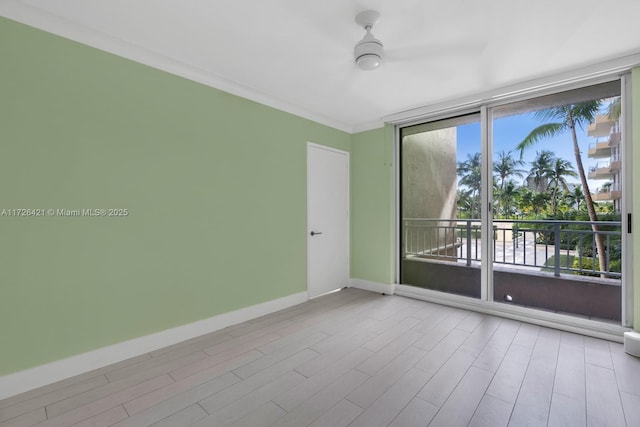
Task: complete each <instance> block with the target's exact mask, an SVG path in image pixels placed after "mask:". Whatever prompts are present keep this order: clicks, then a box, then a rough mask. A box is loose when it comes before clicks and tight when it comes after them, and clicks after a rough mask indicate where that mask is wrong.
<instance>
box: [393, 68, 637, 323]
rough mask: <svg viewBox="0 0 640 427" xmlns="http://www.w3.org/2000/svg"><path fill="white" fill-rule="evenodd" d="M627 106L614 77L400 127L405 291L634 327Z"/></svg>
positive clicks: (402, 249) (402, 280) (402, 255)
mask: <svg viewBox="0 0 640 427" xmlns="http://www.w3.org/2000/svg"><path fill="white" fill-rule="evenodd" d="M622 97H623V91H622V90H621V81H620V80H617V79H616V80H612V81H608V82H604V83H599V84H596V85H590V86H586V87H581V88H578V89H572V90H568V91H563V92H557V93H553V94H545V95H544V96H538V97H530V98H526V99H523V98H521V99H519V100H517V101H515V102H501V103H496V104H494V105H491V104H487V105H484V106H482V107H478V112H477V113H471V114H465V115H462V116H456V117H451V118H447V119H440V120H437V121H429V122H425V123H420V124H413V125H411V126H407V127H402V128H401V129H400V132H399V135H400V140H399V145H400V147H399V150H400V159H401V173H400V194H401V197H400V205H401V206H400V213H401V221H400V251H401V253H400V283H402V284H405V285H411V286H414V287H420V288H425V289H429V290H436V291H442V292H446V293H451V294H458V295H464V296H470V297H474V298H478V299H482V300H488V301H495V302H499V303H501V304H502V305H511V306H520V307H523V306H524V307H529V308H535V309H539V310H543V311H550V312H555V313H561V314H569V315H571V316H576V317H581V318H588V319H592V320H598V321H607V322H615V323H618V324H619V323H620V322H623V323H625V322H624V320H623V311H624V309H623V299H624V283H625V282H624V281H625V279H626V278H625V275H624V271H625V270H624V269H623V263H624V250H623V248H624V242H623V240H624V239H625V238H628V236H625V233H624V232H623V231H624V225H625V221H626V218H625V215H623V214H624V212H625V210H624V209H625V200H624V194H625V193H627V192H629V191H630V184H631V183H630V182H624V180H623V175H624V174H623V171H624V163H625V155H624V153H625V146H626V144H628V142H627V141H626V140H625V138H624V131H623V129H622V127H621V123H622V122H623V108H622V107H621V105H623V102H622ZM480 110H482V114H481V113H480ZM483 135H484V137H483ZM625 186H626V187H625ZM623 188H625V191H623ZM483 189H485V191H482V190H483ZM483 218H484V220H483ZM627 271H628V270H627Z"/></svg>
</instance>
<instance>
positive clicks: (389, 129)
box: [351, 125, 395, 284]
mask: <svg viewBox="0 0 640 427" xmlns="http://www.w3.org/2000/svg"><path fill="white" fill-rule="evenodd" d="M393 183H394V179H393V126H391V125H388V126H385V127H384V128H380V129H375V130H371V131H367V132H361V133H357V134H354V135H353V138H352V141H351V277H352V278H357V279H363V280H368V281H371V282H377V283H384V284H391V283H393V282H394V271H393V266H394V250H395V244H394V239H395V237H394V225H393V224H394V210H395V208H394V206H395V200H394V191H393V185H394V184H393Z"/></svg>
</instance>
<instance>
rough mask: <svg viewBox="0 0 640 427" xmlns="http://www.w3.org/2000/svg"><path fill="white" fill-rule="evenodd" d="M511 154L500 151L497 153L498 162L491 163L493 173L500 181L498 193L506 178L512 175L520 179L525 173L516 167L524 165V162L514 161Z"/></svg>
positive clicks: (510, 152)
mask: <svg viewBox="0 0 640 427" xmlns="http://www.w3.org/2000/svg"><path fill="white" fill-rule="evenodd" d="M511 154H512V151H509V152H505V151H504V150H501V151H500V152H499V153H498V160H496V161H495V162H493V172H494V173H495V174H496V175H497V176H498V178H499V179H500V191H502V190H503V189H504V183H505V180H506V179H507V178H509V177H510V176H513V175H515V176H518V177H520V178H522V177H523V176H524V174H525V173H527V171H526V170H524V169H518V166H522V165H524V160H522V159H515V158H513V157H512V156H511Z"/></svg>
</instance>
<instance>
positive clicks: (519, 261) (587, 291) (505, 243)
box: [401, 219, 622, 320]
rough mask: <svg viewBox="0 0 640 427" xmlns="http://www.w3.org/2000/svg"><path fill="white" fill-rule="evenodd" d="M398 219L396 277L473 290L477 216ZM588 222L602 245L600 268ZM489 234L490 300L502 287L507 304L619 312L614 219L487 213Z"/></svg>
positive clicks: (608, 314)
mask: <svg viewBox="0 0 640 427" xmlns="http://www.w3.org/2000/svg"><path fill="white" fill-rule="evenodd" d="M403 224H404V228H403V230H404V235H403V249H404V253H403V257H402V261H401V262H402V280H403V283H405V284H410V285H413V286H418V287H424V288H428V289H434V290H441V291H445V292H450V293H455V294H462V295H467V296H472V297H476V298H479V297H480V280H481V278H480V276H481V267H480V265H481V260H482V259H483V258H482V256H481V247H482V244H481V243H482V242H481V237H480V235H481V232H480V221H479V220H457V219H444V220H443V219H439V220H431V219H405V220H404V221H403ZM593 225H597V226H599V227H600V230H599V231H598V232H597V234H599V235H602V236H603V239H604V245H605V248H607V254H606V265H605V266H604V267H602V268H601V267H600V265H599V264H600V263H599V260H598V256H597V250H596V242H595V235H596V232H594V231H593V229H592V226H593ZM492 238H493V239H492V240H493V241H492V245H491V246H492V251H493V254H492V260H493V272H494V274H493V277H494V299H495V300H496V301H503V297H504V296H505V295H509V296H510V297H511V301H510V302H509V303H511V304H516V305H522V306H527V307H534V308H539V309H544V310H551V311H556V312H562V313H569V314H574V315H580V316H588V317H590V318H598V319H609V320H620V309H621V308H620V307H621V306H620V304H621V300H620V298H621V281H620V279H621V276H622V275H621V273H620V270H621V264H620V250H621V249H620V241H621V223H620V222H613V221H600V222H589V221H555V220H554V221H536V220H494V227H493V230H492ZM442 242H447V243H446V244H442Z"/></svg>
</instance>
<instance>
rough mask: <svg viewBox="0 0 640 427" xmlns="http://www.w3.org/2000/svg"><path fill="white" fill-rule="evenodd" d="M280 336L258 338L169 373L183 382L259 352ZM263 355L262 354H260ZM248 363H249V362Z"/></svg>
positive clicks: (268, 335)
mask: <svg viewBox="0 0 640 427" xmlns="http://www.w3.org/2000/svg"><path fill="white" fill-rule="evenodd" d="M278 337H279V336H278V335H276V334H266V335H265V336H263V337H257V338H256V339H255V341H253V342H246V343H241V344H238V345H237V346H234V347H231V348H229V349H228V350H226V351H223V352H221V353H216V354H215V355H213V356H208V357H205V358H202V359H200V360H198V361H195V362H193V363H189V364H187V365H184V366H180V367H178V368H176V369H173V370H172V371H170V372H169V374H171V376H172V377H173V378H174V379H175V380H176V381H178V380H181V379H183V378H186V377H188V376H191V375H194V374H196V373H198V372H201V371H204V370H206V369H209V368H211V367H213V366H216V365H218V364H220V363H224V362H226V361H228V360H232V359H234V358H235V357H237V356H240V355H242V354H246V353H248V352H251V351H253V352H257V351H256V350H255V349H256V347H259V346H260V345H262V344H264V343H268V342H270V341H272V340H275V339H278ZM207 354H208V353H207ZM260 354H261V355H262V353H260ZM247 363H248V362H247Z"/></svg>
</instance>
